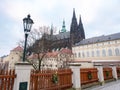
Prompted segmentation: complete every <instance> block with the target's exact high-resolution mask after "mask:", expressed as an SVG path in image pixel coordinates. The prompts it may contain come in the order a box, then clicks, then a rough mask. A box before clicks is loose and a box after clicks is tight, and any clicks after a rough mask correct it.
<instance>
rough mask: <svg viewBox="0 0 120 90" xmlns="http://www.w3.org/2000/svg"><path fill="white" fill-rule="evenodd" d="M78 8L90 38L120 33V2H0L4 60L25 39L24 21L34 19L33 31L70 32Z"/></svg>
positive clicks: (40, 0)
mask: <svg viewBox="0 0 120 90" xmlns="http://www.w3.org/2000/svg"><path fill="white" fill-rule="evenodd" d="M73 8H75V12H76V17H77V18H78V20H79V16H80V15H81V17H82V22H83V26H84V30H85V35H86V38H90V37H95V36H100V35H103V34H104V35H108V34H113V33H118V32H120V0H0V56H3V55H7V54H9V52H10V50H12V49H13V48H15V47H16V46H17V42H18V41H19V40H21V39H24V31H23V22H22V19H23V18H24V17H26V16H27V14H30V15H31V18H32V19H33V21H34V25H33V27H32V29H34V28H36V29H38V28H39V26H43V25H45V26H51V24H53V26H55V27H57V30H59V29H61V27H62V22H63V19H64V20H65V23H66V29H67V30H68V31H69V28H70V24H71V19H72V15H73Z"/></svg>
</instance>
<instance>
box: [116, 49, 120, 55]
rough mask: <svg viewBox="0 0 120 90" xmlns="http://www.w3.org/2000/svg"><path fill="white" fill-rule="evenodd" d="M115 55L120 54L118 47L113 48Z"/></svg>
mask: <svg viewBox="0 0 120 90" xmlns="http://www.w3.org/2000/svg"><path fill="white" fill-rule="evenodd" d="M115 55H116V56H119V55H120V51H119V49H118V48H116V49H115Z"/></svg>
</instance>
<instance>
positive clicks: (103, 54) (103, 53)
mask: <svg viewBox="0 0 120 90" xmlns="http://www.w3.org/2000/svg"><path fill="white" fill-rule="evenodd" d="M102 56H103V57H105V56H106V51H105V50H104V49H103V50H102Z"/></svg>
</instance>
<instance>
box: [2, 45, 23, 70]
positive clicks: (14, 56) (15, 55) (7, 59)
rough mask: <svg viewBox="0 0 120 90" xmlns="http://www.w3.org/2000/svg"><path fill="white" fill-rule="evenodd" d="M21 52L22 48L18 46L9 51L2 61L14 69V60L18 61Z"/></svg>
mask: <svg viewBox="0 0 120 90" xmlns="http://www.w3.org/2000/svg"><path fill="white" fill-rule="evenodd" d="M22 54H23V48H22V47H20V46H18V47H16V48H14V49H13V50H11V51H10V54H9V55H8V56H6V57H5V58H3V62H4V63H6V62H8V63H9V65H8V69H14V65H15V63H16V62H18V61H20V60H21V58H22Z"/></svg>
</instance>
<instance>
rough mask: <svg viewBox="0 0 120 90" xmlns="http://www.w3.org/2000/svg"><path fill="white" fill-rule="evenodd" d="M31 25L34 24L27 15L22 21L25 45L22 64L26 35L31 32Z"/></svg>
mask: <svg viewBox="0 0 120 90" xmlns="http://www.w3.org/2000/svg"><path fill="white" fill-rule="evenodd" d="M33 23H34V22H33V20H32V19H31V18H30V15H28V16H27V18H26V17H25V18H24V19H23V26H24V33H25V45H24V52H23V62H24V61H25V56H26V45H27V37H28V34H29V33H30V31H31V27H32V24H33Z"/></svg>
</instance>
